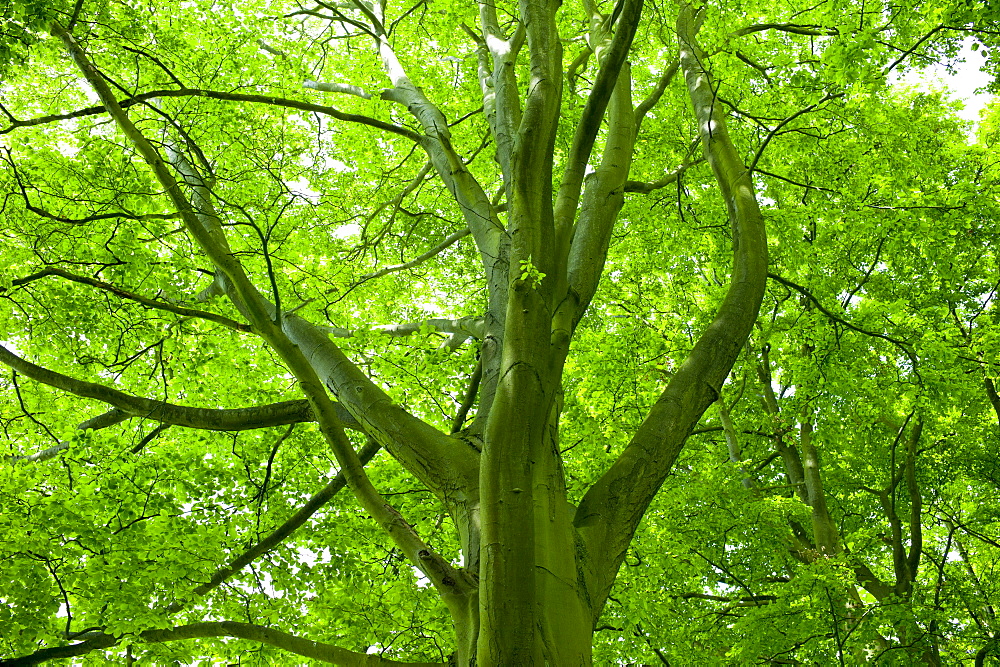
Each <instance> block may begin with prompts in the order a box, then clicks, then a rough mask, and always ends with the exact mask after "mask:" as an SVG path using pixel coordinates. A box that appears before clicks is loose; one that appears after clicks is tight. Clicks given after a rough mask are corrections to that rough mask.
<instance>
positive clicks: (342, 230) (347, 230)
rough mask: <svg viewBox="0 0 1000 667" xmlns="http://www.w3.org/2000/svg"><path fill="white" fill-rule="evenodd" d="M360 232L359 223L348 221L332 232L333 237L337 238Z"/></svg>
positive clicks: (348, 236)
mask: <svg viewBox="0 0 1000 667" xmlns="http://www.w3.org/2000/svg"><path fill="white" fill-rule="evenodd" d="M360 233H361V225H359V224H357V223H354V222H349V223H347V224H346V225H341V226H340V227H337V229H336V230H334V232H333V237H334V238H338V239H349V238H351V237H353V236H357V235H358V234H360Z"/></svg>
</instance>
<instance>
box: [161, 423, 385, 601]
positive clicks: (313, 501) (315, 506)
mask: <svg viewBox="0 0 1000 667" xmlns="http://www.w3.org/2000/svg"><path fill="white" fill-rule="evenodd" d="M380 449H381V446H380V445H379V444H378V443H377V442H376V441H375V440H374V439H371V438H369V440H368V442H367V443H366V444H365V446H364V447H362V448H361V450H360V451H358V459H359V460H360V461H361V465H366V464H367V463H368V462H369V461H371V460H372V459H373V458H374V457H375V454H377V453H378V451H379V450H380ZM346 483H347V482H346V480H345V479H344V473H342V472H340V473H337V476H336V477H334V478H333V479H332V480H330V482H329V483H328V484H327V485H326V486H324V487H323V488H322V489H320V490H319V491H317V492H316V493H315V494H313V496H312V498H310V499H309V500H308V501H307V502H306V504H305V505H303V506H302V507H300V508H299V510H298V511H297V512H296V513H295V514H293V515H292V516H291V517H289V518H288V520H287V521H285V522H284V523H283V524H281V525H280V526H278V528H276V529H275V530H274V532H273V533H271V534H270V535H268V536H267V537H265V538H264V539H262V540H261V541H260V542H258V543H257V544H255V545H253V546H252V547H250V548H249V549H247V550H246V551H244V552H243V553H242V554H240V555H239V556H237V557H236V558H234V559H232V560H231V561H229V562H228V563H227V564H226V565H224V566H222V567H220V568H219V569H218V570H216V571H215V573H214V574H213V575H212V576H211V578H210V579H209V580H208V581H207V582H205V583H204V584H202V585H200V586H198V587H197V588H195V589H194V590H193V591H192V595H195V596H197V597H203V596H204V595H206V594H208V593H209V592H211V591H212V590H214V589H216V588H218V587H219V586H221V585H222V584H224V583H225V582H226V581H227V580H228V579H229V578H230V577H232V576H233V575H234V574H236V573H238V572H239V571H240V570H242V569H243V568H244V567H246V566H247V565H249V564H250V563H252V562H253V561H254V560H256V559H257V558H259V557H260V556H262V555H264V554H266V553H267V552H269V551H271V550H272V549H274V548H275V547H276V546H278V545H279V544H281V543H283V542H284V541H285V540H286V539H288V537H289V536H290V535H291V534H292V533H294V532H295V531H296V529H298V528H299V527H301V526H302V525H303V524H304V523H305V522H306V521H308V520H309V519H310V518H311V517H312V515H313V514H315V513H316V512H317V511H318V510H319V509H320V508H321V507H323V506H324V505H325V504H326V503H328V502H329V501H330V499H331V498H333V496H335V495H336V494H337V493H338V492H339V491H340V490H341V489H343V488H344V486H346ZM182 608H183V605H181V604H179V603H177V602H174V603H173V604H171V605H170V606H169V607H168V608H167V612H168V613H171V614H172V613H176V612H178V611H180V610H181V609H182Z"/></svg>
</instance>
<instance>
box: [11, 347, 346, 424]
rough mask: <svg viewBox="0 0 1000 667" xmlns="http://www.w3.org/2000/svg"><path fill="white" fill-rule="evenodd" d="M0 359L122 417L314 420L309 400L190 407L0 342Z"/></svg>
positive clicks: (189, 421) (209, 420)
mask: <svg viewBox="0 0 1000 667" xmlns="http://www.w3.org/2000/svg"><path fill="white" fill-rule="evenodd" d="M0 363H2V364H4V365H6V366H9V367H10V368H12V369H14V370H15V371H17V372H18V373H20V374H22V375H24V376H26V377H29V378H31V379H32V380H35V381H36V382H41V383H42V384H47V385H49V386H50V387H55V388H56V389H62V390H63V391H67V392H69V393H71V394H74V395H76V396H82V397H84V398H93V399H95V400H98V401H101V402H102V403H107V404H108V405H113V406H114V407H116V408H118V409H119V410H121V412H122V413H123V414H124V415H125V417H142V418H144V419H151V420H153V421H158V422H160V423H163V424H170V425H173V426H185V427H187V428H197V429H205V430H208V431H248V430H250V429H255V428H268V427H271V426H281V425H284V424H297V423H299V422H311V421H315V419H314V418H313V414H312V411H311V410H310V408H309V404H308V403H307V402H306V401H303V400H298V401H283V402H281V403H271V404H270V405H261V406H257V407H252V408H231V409H211V408H192V407H187V406H183V405H174V404H172V403H166V402H164V401H156V400H153V399H151V398H144V397H142V396H133V395H132V394H126V393H125V392H123V391H118V390H117V389H112V388H111V387H106V386H104V385H102V384H97V383H96V382H87V381H85V380H77V379H76V378H72V377H70V376H68V375H63V374H62V373H57V372H55V371H51V370H49V369H47V368H42V367H41V366H37V365H35V364H33V363H31V362H30V361H28V360H26V359H22V358H21V357H19V356H17V355H16V354H14V353H13V352H11V351H10V350H8V349H7V348H6V347H4V346H3V345H0ZM339 412H340V414H343V416H344V418H345V419H348V420H349V422H348V423H351V424H352V425H355V426H356V425H357V422H356V421H355V420H353V419H352V418H351V417H350V415H349V413H347V411H346V410H344V409H343V408H340V410H339ZM125 417H123V419H124V418H125ZM86 424H87V422H84V424H81V427H82V428H96V427H94V426H86Z"/></svg>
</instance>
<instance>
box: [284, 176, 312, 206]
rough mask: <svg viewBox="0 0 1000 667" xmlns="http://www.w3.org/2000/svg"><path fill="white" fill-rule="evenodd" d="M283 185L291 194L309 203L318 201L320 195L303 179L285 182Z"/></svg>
mask: <svg viewBox="0 0 1000 667" xmlns="http://www.w3.org/2000/svg"><path fill="white" fill-rule="evenodd" d="M285 185H286V186H288V189H289V190H290V191H291V192H292V194H296V195H299V196H301V197H305V198H306V199H308V200H310V201H319V197H320V194H319V193H318V192H316V191H315V190H313V189H312V184H311V183H310V182H309V181H307V180H306V179H304V178H300V179H297V180H294V181H286V182H285Z"/></svg>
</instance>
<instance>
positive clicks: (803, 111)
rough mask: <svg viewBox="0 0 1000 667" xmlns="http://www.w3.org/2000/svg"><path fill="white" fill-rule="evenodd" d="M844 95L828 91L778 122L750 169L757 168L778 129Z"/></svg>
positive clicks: (765, 139)
mask: <svg viewBox="0 0 1000 667" xmlns="http://www.w3.org/2000/svg"><path fill="white" fill-rule="evenodd" d="M843 96H844V94H843V93H837V94H833V93H827V94H826V95H824V96H823V98H822V99H821V100H819V101H818V102H816V103H814V104H810V105H809V106H807V107H805V108H803V109H799V110H798V111H796V112H795V113H793V114H792V115H791V116H789V117H788V118H785V119H784V120H782V121H781V122H780V123H778V124H777V125H775V126H774V129H772V130H771V131H770V132H768V133H767V136H766V137H764V141H763V142H762V143H761V145H760V148H758V149H757V152H756V153H755V154H754V156H753V160H752V161H751V162H750V171H751V172H752V171H754V170H755V169H756V168H757V163H758V162H759V161H760V158H761V156H762V155H763V154H764V149H765V148H767V145H768V144H769V143H771V139H773V138H774V136H775V135H776V134H777V133H778V130H780V129H781V128H783V127H784V126H785V125H787V124H788V123H790V122H792V121H793V120H795V119H796V118H798V117H799V116H801V115H803V114H807V113H809V112H810V111H812V110H813V109H815V108H816V107H818V106H819V105H820V104H823V102H827V101H829V100H832V99H835V98H838V97H843Z"/></svg>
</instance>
